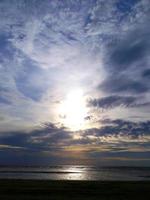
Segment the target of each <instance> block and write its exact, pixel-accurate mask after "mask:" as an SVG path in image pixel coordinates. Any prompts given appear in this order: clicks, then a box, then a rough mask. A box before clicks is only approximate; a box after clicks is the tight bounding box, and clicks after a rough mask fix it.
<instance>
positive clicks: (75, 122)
mask: <svg viewBox="0 0 150 200" xmlns="http://www.w3.org/2000/svg"><path fill="white" fill-rule="evenodd" d="M86 115H87V107H86V101H85V98H84V95H83V91H82V90H81V89H76V90H73V91H71V92H69V93H68V94H67V96H66V98H65V100H64V101H62V103H61V104H60V108H59V116H60V118H61V120H62V123H63V125H64V126H66V127H68V128H70V129H71V130H79V129H82V128H84V126H85V117H86Z"/></svg>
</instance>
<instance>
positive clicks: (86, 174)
mask: <svg viewBox="0 0 150 200" xmlns="http://www.w3.org/2000/svg"><path fill="white" fill-rule="evenodd" d="M2 178H6V179H7V178H11V179H35V180H37V179H38V180H89V181H90V180H100V181H109V180H112V181H125V180H127V181H142V180H150V168H148V167H98V166H85V165H84V166H83V165H82V166H81V165H62V166H60V165H59V166H48V167H6V166H5V167H0V179H2Z"/></svg>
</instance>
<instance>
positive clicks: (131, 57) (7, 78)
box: [0, 0, 150, 165]
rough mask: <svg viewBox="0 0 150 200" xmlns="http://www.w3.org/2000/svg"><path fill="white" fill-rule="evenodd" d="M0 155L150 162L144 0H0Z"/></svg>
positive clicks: (149, 38) (33, 160)
mask: <svg viewBox="0 0 150 200" xmlns="http://www.w3.org/2000/svg"><path fill="white" fill-rule="evenodd" d="M0 19H1V20H0V159H1V160H2V164H40V163H41V162H42V163H43V164H49V163H61V164H62V163H64V164H66V163H78V164H83V163H86V164H87V163H88V164H91V163H92V164H95V163H96V164H100V165H149V164H150V159H149V153H150V117H149V113H150V84H149V80H150V56H149V50H150V28H149V19H150V4H149V0H126V1H124V0H108V1H105V0H86V1H85V0H76V1H74V0H64V1H61V0H43V1H40V0H1V1H0Z"/></svg>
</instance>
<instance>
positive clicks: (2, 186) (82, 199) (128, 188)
mask: <svg viewBox="0 0 150 200" xmlns="http://www.w3.org/2000/svg"><path fill="white" fill-rule="evenodd" d="M149 197H150V181H67V180H66V181H65V180H60V181H56V180H53V181H52V180H15V179H0V199H1V200H10V199H12V200H35V199H37V200H48V199H52V200H99V199H100V200H117V199H119V200H130V199H132V200H134V199H135V200H140V199H142V200H148V199H149Z"/></svg>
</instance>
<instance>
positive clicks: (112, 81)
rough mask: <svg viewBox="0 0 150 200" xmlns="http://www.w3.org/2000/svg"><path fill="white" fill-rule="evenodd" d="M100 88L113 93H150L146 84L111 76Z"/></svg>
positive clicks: (123, 77)
mask: <svg viewBox="0 0 150 200" xmlns="http://www.w3.org/2000/svg"><path fill="white" fill-rule="evenodd" d="M99 88H100V89H102V90H104V91H105V92H111V93H134V94H141V93H145V92H148V91H149V85H148V84H147V83H146V82H144V81H138V80H133V79H130V78H128V77H127V76H120V77H114V76H109V77H107V79H106V80H105V81H104V82H103V83H102V84H101V85H100V86H99Z"/></svg>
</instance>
